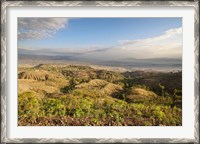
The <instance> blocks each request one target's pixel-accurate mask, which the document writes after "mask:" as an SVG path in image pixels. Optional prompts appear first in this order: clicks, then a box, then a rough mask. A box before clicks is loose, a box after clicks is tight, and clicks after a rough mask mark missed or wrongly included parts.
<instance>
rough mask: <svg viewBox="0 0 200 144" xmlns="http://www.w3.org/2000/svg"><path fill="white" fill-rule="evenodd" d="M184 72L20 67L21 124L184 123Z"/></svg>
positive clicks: (69, 66)
mask: <svg viewBox="0 0 200 144" xmlns="http://www.w3.org/2000/svg"><path fill="white" fill-rule="evenodd" d="M181 84H182V72H181V71H177V72H169V73H164V72H152V71H151V72H147V71H132V72H130V71H129V72H119V71H118V72H117V71H109V70H103V69H98V68H92V67H89V66H84V65H82V66H80V65H56V64H54V65H53V64H39V65H37V66H33V67H26V66H24V67H22V66H21V67H19V68H18V125H23V126H25V125H45V126H47V125H59V126H114V125H115V126H126V125H127V126H149V125H152V126H158V125H166V126H176V125H182V91H181V90H182V85H181Z"/></svg>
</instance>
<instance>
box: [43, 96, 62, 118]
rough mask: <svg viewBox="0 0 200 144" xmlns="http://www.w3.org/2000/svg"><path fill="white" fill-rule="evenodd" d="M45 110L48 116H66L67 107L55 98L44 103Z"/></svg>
mask: <svg viewBox="0 0 200 144" xmlns="http://www.w3.org/2000/svg"><path fill="white" fill-rule="evenodd" d="M43 109H44V112H45V115H46V116H64V115H65V113H66V108H65V105H63V104H62V102H61V100H59V99H55V98H47V99H46V100H45V101H44V103H43Z"/></svg>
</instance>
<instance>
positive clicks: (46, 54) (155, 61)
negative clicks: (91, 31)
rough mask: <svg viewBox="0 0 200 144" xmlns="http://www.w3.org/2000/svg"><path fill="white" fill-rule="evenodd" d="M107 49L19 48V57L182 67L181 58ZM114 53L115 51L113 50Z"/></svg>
mask: <svg viewBox="0 0 200 144" xmlns="http://www.w3.org/2000/svg"><path fill="white" fill-rule="evenodd" d="M103 51H104V52H103ZM105 51H110V49H109V50H107V49H106V50H103V49H100V50H99V52H97V50H95V51H94V50H90V49H88V50H87V51H86V50H84V51H78V50H77V52H75V51H74V50H57V51H55V50H47V49H40V50H28V49H18V59H19V63H20V62H23V63H25V62H26V61H27V62H28V60H29V61H45V63H46V62H48V61H49V62H50V61H51V62H52V61H57V62H58V61H62V62H63V61H66V62H76V63H86V64H93V65H103V66H113V67H124V68H128V69H132V68H135V67H137V68H144V67H148V68H151V67H152V68H155V67H169V68H175V69H176V68H178V69H181V67H182V60H181V58H167V57H163V58H146V59H145V58H129V57H123V56H119V57H117V56H116V57H113V56H110V57H109V56H102V57H101V55H102V53H104V54H105V55H107V53H106V52H105ZM113 53H114V52H113Z"/></svg>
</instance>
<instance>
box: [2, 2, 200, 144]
mask: <svg viewBox="0 0 200 144" xmlns="http://www.w3.org/2000/svg"><path fill="white" fill-rule="evenodd" d="M31 7H32V8H33V9H34V8H38V11H35V13H34V10H32V12H31V13H32V14H31V13H30V10H31ZM1 8H2V14H1V16H2V17H1V23H2V25H1V27H2V31H1V59H2V61H1V117H2V119H1V142H2V143H11V142H16V143H27V142H28V143H49V142H66V143H72V142H75V143H79V142H80V143H81V142H83V143H88V142H90V143H91V142H92V143H105V142H109V143H114V142H115V143H116V142H123V143H147V142H151V143H161V142H162V143H172V142H173V143H178V142H179V143H180V142H181V143H189V142H192V143H199V61H198V60H199V59H198V58H199V30H198V29H199V13H198V11H199V2H198V1H194V2H192V1H177V2H173V1H150V2H145V1H122V2H116V1H93V2H92V1H63V2H55V1H31V2H30V1H5V2H2V5H1ZM62 8H65V9H67V8H69V9H70V11H71V12H72V14H71V15H68V16H71V17H78V16H80V15H79V13H80V12H81V9H84V8H89V10H88V11H86V12H85V15H83V17H86V16H87V14H88V13H91V11H93V10H94V11H95V10H96V9H98V10H99V11H100V12H98V13H97V15H96V16H103V15H102V13H104V14H106V12H103V11H101V10H100V9H104V8H106V9H104V11H106V10H107V9H115V8H123V9H130V11H131V9H138V10H139V11H140V9H142V8H143V10H145V9H150V11H152V14H154V13H155V12H157V11H156V10H162V8H163V9H164V8H169V9H170V8H172V9H174V10H175V11H176V12H177V13H178V12H179V8H182V10H181V12H183V11H184V8H185V9H186V10H185V12H183V13H184V14H185V15H187V14H188V15H189V16H185V18H186V19H187V17H188V18H189V17H190V16H191V14H192V15H193V14H194V19H193V17H190V18H191V21H190V25H191V23H193V24H194V26H192V27H193V28H192V29H191V27H190V26H188V27H187V25H185V27H184V29H183V33H184V32H185V33H188V34H189V35H190V36H191V35H192V34H194V37H192V38H191V39H190V40H189V39H188V41H190V42H189V44H188V45H187V44H186V45H187V46H191V45H193V46H194V47H193V48H191V49H189V50H188V49H187V51H188V53H187V55H188V57H187V55H185V56H184V55H183V56H184V57H185V59H184V61H186V60H188V62H187V63H188V65H190V66H194V67H193V68H192V70H188V71H187V72H188V73H186V72H184V71H183V78H184V77H191V81H189V82H190V84H188V85H190V86H188V89H189V90H190V91H188V92H187V94H189V92H191V93H190V94H191V97H192V99H189V101H185V102H184V103H183V107H184V105H185V104H188V105H187V108H188V109H192V110H193V112H192V113H191V114H193V115H192V116H194V117H190V118H188V119H190V122H191V124H192V125H190V124H188V126H189V127H187V126H186V127H185V128H184V130H185V133H183V135H181V134H180V136H177V137H173V136H169V137H168V136H166V135H163V133H161V134H160V135H159V133H158V131H159V130H158V131H157V135H158V137H156V136H155V135H154V134H153V133H149V135H148V133H146V136H145V135H141V136H138V137H137V135H140V134H141V133H145V131H146V127H141V129H140V130H139V131H137V132H135V133H133V134H130V132H133V131H132V130H130V129H131V128H130V127H124V128H123V127H120V128H118V127H113V128H112V129H109V128H108V129H107V128H106V129H104V128H103V127H96V130H95V132H96V133H97V131H98V133H101V134H102V135H101V134H99V135H98V134H95V132H94V129H92V128H91V127H89V128H87V130H86V131H85V129H84V128H83V127H76V128H75V127H69V128H68V129H66V130H68V131H69V130H71V132H70V133H73V134H74V135H70V133H67V135H63V134H61V132H58V131H57V130H59V129H62V128H60V127H58V128H56V129H55V128H53V127H39V129H40V130H41V131H38V128H31V129H27V128H25V127H18V126H17V125H16V121H17V117H15V116H17V113H15V114H14V113H13V112H14V111H13V109H15V107H12V108H11V107H10V105H11V104H10V103H11V101H12V102H13V101H14V103H15V104H16V102H17V99H16V100H11V98H10V97H11V96H14V95H15V93H13V92H14V91H15V90H16V89H17V82H15V80H12V81H11V79H12V78H13V79H16V75H17V74H15V73H13V70H14V71H15V70H16V69H17V61H16V60H17V47H15V46H16V44H17V33H16V32H17V29H16V28H17V25H16V24H17V23H16V20H17V17H20V15H23V16H22V17H28V16H30V17H35V16H36V15H38V17H45V16H47V12H46V13H45V11H48V12H49V11H52V13H51V14H52V15H51V16H50V17H54V16H57V17H63V16H65V15H64V14H61V13H59V12H58V13H56V12H55V9H57V11H59V10H58V9H62ZM20 9H21V10H24V11H27V13H24V12H22V11H20ZM79 9H80V11H77V12H76V13H74V12H75V11H76V10H79ZM153 9H154V10H153ZM172 9H171V11H172ZM176 9H177V10H176ZM188 9H191V11H190V10H188ZM40 11H44V13H43V12H41V13H39V12H40ZM108 11H109V10H108ZM116 11H118V15H113V14H112V13H107V16H108V17H109V16H115V17H117V16H123V14H124V16H129V17H131V16H132V17H133V16H134V15H131V14H130V15H128V13H127V12H122V14H120V13H121V12H120V9H118V10H117V9H116ZM116 11H115V12H116ZM153 11H154V12H153ZM101 12H102V13H101ZM173 12H174V11H173ZM22 13H23V14H22ZM59 14H60V15H59ZM163 14H165V15H163ZM142 15H143V16H144V17H145V15H146V13H145V12H144V13H143V14H141V15H140V16H139V15H138V17H141V16H142ZM150 15H151V13H150ZM174 15H176V14H175V13H174ZM88 16H89V15H88ZM90 16H91V17H93V16H92V15H90ZM94 16H95V15H94ZM135 16H136V15H135ZM151 16H153V15H151ZM163 16H164V17H167V16H169V17H170V16H172V15H170V14H169V15H168V14H167V13H162V12H161V13H158V14H157V17H163ZM180 16H181V14H180ZM183 17H184V16H183ZM188 20H190V19H187V21H188ZM13 22H14V23H13ZM11 31H12V33H13V35H14V36H11ZM10 37H12V38H10ZM183 42H184V41H183ZM13 43H15V45H13ZM11 47H12V48H16V49H12V53H11ZM183 50H185V49H183ZM190 54H191V55H190ZM186 57H187V58H186ZM11 59H12V60H11ZM14 61H15V62H14ZM13 64H14V68H11V66H13ZM192 77H193V78H192ZM191 82H193V83H191ZM11 83H12V86H11ZM184 88H186V86H185V87H184V86H183V89H184ZM192 89H194V92H192V91H191V90H192ZM183 101H184V99H183ZM189 102H192V103H189ZM189 105H190V106H191V107H188V106H189ZM16 109H17V108H16ZM16 111H17V110H16ZM16 111H15V112H16ZM13 115H14V116H13ZM13 118H14V119H15V118H16V120H14V119H13ZM13 121H15V122H13ZM184 124H185V123H183V127H184V126H185V125H184ZM147 129H148V128H147ZM167 129H168V128H167ZM167 129H166V127H164V128H163V127H161V128H160V131H163V130H166V131H167V132H168V133H173V130H175V129H176V128H174V127H171V129H169V130H167ZM105 130H106V131H105ZM107 130H108V131H107ZM180 130H181V129H180ZM50 131H53V132H52V133H51V132H50ZM61 131H62V132H66V131H63V130H61ZM120 131H122V132H123V133H126V132H127V137H126V136H124V135H121V136H120V134H122V132H120ZM45 132H49V134H46V137H42V136H40V135H42V133H45ZM112 132H114V135H113V136H112V135H110V133H112ZM174 132H176V131H174ZM177 132H178V131H177ZM27 133H31V135H32V137H31V136H30V135H26V134H27ZM37 133H38V134H37ZM55 133H57V134H58V135H59V133H60V136H57V137H53V136H52V135H53V134H55ZM104 133H105V134H104ZM128 133H129V134H128ZM137 133H138V134H137ZM15 134H16V137H15ZM19 134H22V135H21V136H19ZM23 134H24V135H23ZM76 134H77V135H76ZM106 134H107V135H106ZM187 134H190V135H188V136H187ZM134 135H135V136H134ZM90 136H91V137H90Z"/></svg>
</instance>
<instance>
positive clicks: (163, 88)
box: [158, 83, 165, 96]
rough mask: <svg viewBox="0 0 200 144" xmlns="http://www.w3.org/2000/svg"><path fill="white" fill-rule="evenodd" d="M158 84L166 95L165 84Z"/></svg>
mask: <svg viewBox="0 0 200 144" xmlns="http://www.w3.org/2000/svg"><path fill="white" fill-rule="evenodd" d="M158 85H159V87H160V88H161V91H162V96H165V86H163V85H161V84H160V83H159V84H158Z"/></svg>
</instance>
